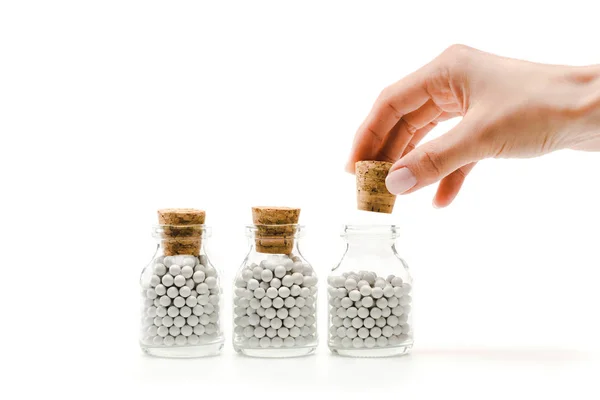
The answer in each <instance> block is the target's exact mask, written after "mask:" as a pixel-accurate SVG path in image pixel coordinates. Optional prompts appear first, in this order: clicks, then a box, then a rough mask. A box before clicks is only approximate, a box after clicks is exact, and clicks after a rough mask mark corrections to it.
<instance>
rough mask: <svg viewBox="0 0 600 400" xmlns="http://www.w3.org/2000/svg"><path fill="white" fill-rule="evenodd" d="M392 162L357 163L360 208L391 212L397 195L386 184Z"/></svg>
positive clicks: (357, 196)
mask: <svg viewBox="0 0 600 400" xmlns="http://www.w3.org/2000/svg"><path fill="white" fill-rule="evenodd" d="M391 167H392V163H389V162H385V161H358V162H357V163H356V201H357V207H358V209H359V210H364V211H374V212H379V213H386V214H391V213H392V210H393V209H394V203H395V202H396V196H395V195H393V194H391V193H390V192H389V191H388V190H387V188H386V186H385V178H386V177H387V175H388V172H389V170H390V168H391Z"/></svg>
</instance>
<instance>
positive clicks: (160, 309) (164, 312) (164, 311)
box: [156, 306, 167, 318]
mask: <svg viewBox="0 0 600 400" xmlns="http://www.w3.org/2000/svg"><path fill="white" fill-rule="evenodd" d="M165 315H167V309H166V307H163V306H159V307H156V316H157V317H161V318H162V317H164V316H165Z"/></svg>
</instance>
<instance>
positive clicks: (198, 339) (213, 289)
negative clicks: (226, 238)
mask: <svg viewBox="0 0 600 400" xmlns="http://www.w3.org/2000/svg"><path fill="white" fill-rule="evenodd" d="M169 228H176V229H179V230H181V228H177V227H173V226H172V225H159V226H156V227H155V228H154V233H153V236H154V237H155V238H156V239H157V250H156V254H155V255H154V257H153V258H152V261H151V262H150V264H148V266H146V268H144V270H143V271H142V275H141V277H140V285H141V300H142V304H141V331H140V346H141V348H142V350H143V351H144V352H145V353H146V354H149V355H152V356H157V357H171V358H192V357H205V356H213V355H217V354H219V352H220V351H221V349H222V348H223V342H224V339H223V333H222V330H221V321H220V316H221V314H222V303H223V302H222V301H221V296H222V290H221V283H220V275H221V274H220V272H219V271H218V270H217V269H216V268H215V267H214V266H213V265H212V263H211V262H210V260H209V258H208V256H207V254H206V245H205V243H206V239H207V238H208V237H209V236H210V228H208V227H206V226H204V225H190V226H189V229H193V230H195V232H197V234H195V236H194V237H193V238H189V239H184V240H188V241H191V242H188V243H187V244H186V245H187V246H188V247H195V248H196V250H198V249H199V251H193V252H194V253H197V255H193V254H177V255H169V256H167V255H165V248H172V247H173V246H172V243H170V242H174V241H176V240H177V239H168V238H166V237H165V236H166V235H165V234H164V232H165V230H166V229H169ZM186 228H187V227H186ZM179 240H180V241H181V239H179ZM190 243H193V244H194V245H193V246H189V245H190ZM171 253H172V252H171Z"/></svg>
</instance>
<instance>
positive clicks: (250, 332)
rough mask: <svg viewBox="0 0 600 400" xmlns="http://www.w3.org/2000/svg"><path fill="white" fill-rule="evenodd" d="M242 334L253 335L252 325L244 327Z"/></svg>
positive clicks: (249, 336) (248, 336)
mask: <svg viewBox="0 0 600 400" xmlns="http://www.w3.org/2000/svg"><path fill="white" fill-rule="evenodd" d="M244 336H245V337H247V338H251V337H252V336H254V328H253V327H252V326H247V327H245V328H244Z"/></svg>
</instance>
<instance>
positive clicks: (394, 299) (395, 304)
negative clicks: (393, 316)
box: [380, 296, 400, 308]
mask: <svg viewBox="0 0 600 400" xmlns="http://www.w3.org/2000/svg"><path fill="white" fill-rule="evenodd" d="M380 300H381V299H380ZM399 304H400V300H398V298H397V297H396V296H394V297H390V298H389V299H387V306H388V307H390V308H394V307H398V305H399Z"/></svg>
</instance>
